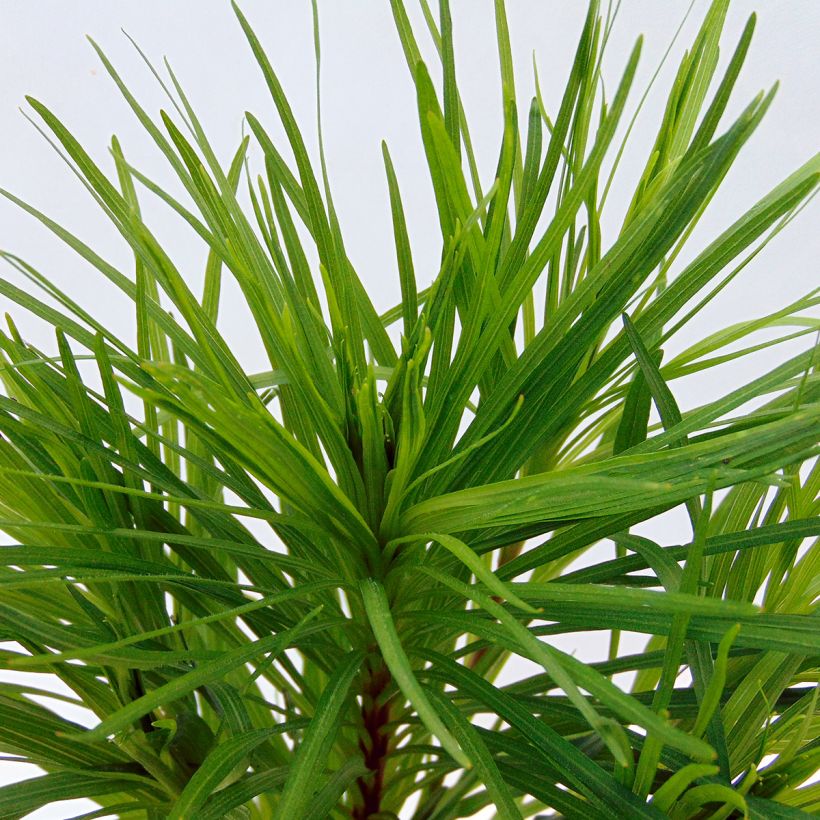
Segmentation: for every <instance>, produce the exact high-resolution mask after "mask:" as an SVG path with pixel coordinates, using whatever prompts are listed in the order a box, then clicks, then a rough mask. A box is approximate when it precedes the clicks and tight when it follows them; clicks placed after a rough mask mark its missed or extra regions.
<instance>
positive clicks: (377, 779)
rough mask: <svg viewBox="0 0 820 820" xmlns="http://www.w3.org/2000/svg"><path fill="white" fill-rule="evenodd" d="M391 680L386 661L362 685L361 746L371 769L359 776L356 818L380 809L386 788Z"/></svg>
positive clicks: (356, 819)
mask: <svg viewBox="0 0 820 820" xmlns="http://www.w3.org/2000/svg"><path fill="white" fill-rule="evenodd" d="M389 684H390V672H388V670H387V668H386V667H385V666H384V665H379V666H377V667H376V668H375V669H374V670H373V671H372V672H371V674H370V678H369V679H368V680H367V682H366V683H365V685H364V687H363V689H362V695H363V698H362V722H363V724H364V736H363V738H362V739H361V740H360V741H359V748H360V749H361V751H362V754H363V755H364V762H365V765H366V766H367V768H368V770H369V772H368V774H366V775H364V776H363V777H360V778H359V780H358V786H359V791H360V793H361V796H362V802H361V804H360V805H358V806H356V807H355V808H354V809H353V814H352V816H353V818H354V820H367V818H369V817H371V816H373V815H374V814H378V813H379V812H380V811H381V802H382V796H383V791H384V767H385V763H386V761H387V753H388V751H389V750H390V741H391V739H392V738H391V736H390V734H389V731H388V729H387V724H388V723H389V722H390V704H389V702H384V693H385V690H386V689H387V687H388V686H389Z"/></svg>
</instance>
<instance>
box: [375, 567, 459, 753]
mask: <svg viewBox="0 0 820 820" xmlns="http://www.w3.org/2000/svg"><path fill="white" fill-rule="evenodd" d="M360 590H361V593H362V602H363V604H364V608H365V612H366V613H367V618H368V621H369V622H370V626H371V628H372V630H373V635H374V636H375V638H376V641H377V642H378V645H379V648H380V649H381V652H382V655H383V657H384V662H385V663H386V664H387V668H388V669H389V670H390V673H391V674H392V675H393V677H394V678H395V680H396V685H397V686H398V687H399V689H400V690H401V692H402V694H403V695H404V696H405V697H406V698H407V700H409V701H410V703H411V704H412V705H413V707H414V708H415V710H416V711H417V712H418V715H419V718H420V720H421V721H422V722H423V723H424V725H425V726H426V727H427V729H428V731H429V732H430V733H431V734H432V735H433V736H434V737H436V738H437V739H438V740H439V742H440V743H441V745H442V746H443V747H444V750H445V751H446V752H447V754H449V755H450V757H452V758H453V760H455V761H456V763H458V764H459V765H460V766H462V767H464V768H470V765H471V764H470V760H469V758H468V757H467V756H466V755H465V754H464V752H463V751H462V750H461V748H460V746H459V745H458V743H457V742H456V740H455V738H454V737H453V736H452V735H451V734H450V732H449V731H448V730H447V728H446V727H445V725H444V723H443V722H442V720H441V718H440V717H439V715H438V713H437V712H436V710H435V707H434V706H433V705H432V704H431V703H430V700H429V698H428V697H427V695H426V694H425V692H424V689H423V688H422V686H421V685H420V684H419V682H418V680H417V679H416V676H415V674H414V673H413V669H412V668H411V666H410V661H409V660H408V658H407V654H406V653H405V651H404V649H403V647H402V645H401V640H400V638H399V635H398V633H397V632H396V626H395V624H394V623H393V616H392V614H391V612H390V604H389V603H388V600H387V595H386V594H385V591H384V587H383V586H382V585H381V584H380V583H379V582H378V581H376V580H375V579H373V578H369V579H366V580H364V581H362V582H361V586H360Z"/></svg>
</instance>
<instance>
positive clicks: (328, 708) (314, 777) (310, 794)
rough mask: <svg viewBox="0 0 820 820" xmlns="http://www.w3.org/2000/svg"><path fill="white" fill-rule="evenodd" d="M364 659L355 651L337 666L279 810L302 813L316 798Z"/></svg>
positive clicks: (287, 814)
mask: <svg viewBox="0 0 820 820" xmlns="http://www.w3.org/2000/svg"><path fill="white" fill-rule="evenodd" d="M363 659H364V655H363V654H362V653H360V652H351V653H350V654H349V655H348V656H347V657H346V658H345V660H343V661H342V662H341V664H339V666H338V667H337V668H336V670H335V672H334V674H333V675H332V676H331V678H330V680H329V681H328V683H327V686H326V687H325V689H324V691H323V692H322V695H321V697H320V698H319V701H318V702H317V704H316V712H315V713H314V715H313V718H312V720H311V722H310V724H309V725H308V727H307V729H306V730H305V734H304V737H303V738H302V741H301V743H300V744H299V746H298V748H297V749H296V753H295V755H294V758H293V763H292V764H291V768H290V773H289V775H288V779H287V782H286V784H285V788H284V790H283V792H282V798H281V801H280V803H279V812H280V813H281V815H282V816H283V817H301V816H302V815H303V814H304V813H305V809H306V808H307V807H308V805H310V803H311V801H312V800H313V798H314V793H315V792H316V790H317V789H316V787H317V786H318V784H319V782H320V780H321V778H322V777H323V773H324V768H325V761H326V760H327V756H328V754H329V752H330V747H331V745H332V743H333V739H334V737H335V735H336V731H337V729H338V724H339V720H340V715H341V712H342V707H343V705H344V703H345V701H346V700H347V697H348V690H349V689H350V685H351V684H352V682H353V679H354V677H355V676H356V674H357V673H358V671H359V667H360V666H361V663H362V660H363Z"/></svg>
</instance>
